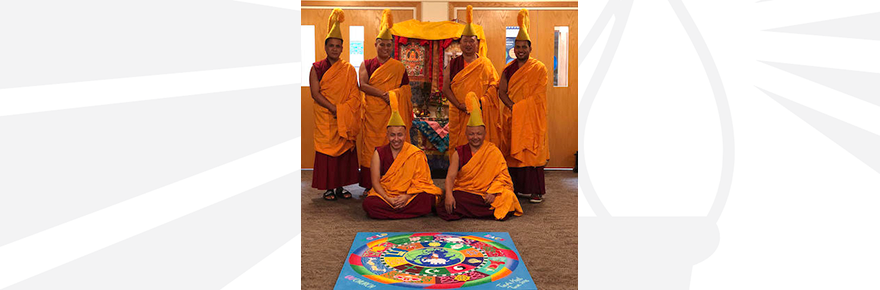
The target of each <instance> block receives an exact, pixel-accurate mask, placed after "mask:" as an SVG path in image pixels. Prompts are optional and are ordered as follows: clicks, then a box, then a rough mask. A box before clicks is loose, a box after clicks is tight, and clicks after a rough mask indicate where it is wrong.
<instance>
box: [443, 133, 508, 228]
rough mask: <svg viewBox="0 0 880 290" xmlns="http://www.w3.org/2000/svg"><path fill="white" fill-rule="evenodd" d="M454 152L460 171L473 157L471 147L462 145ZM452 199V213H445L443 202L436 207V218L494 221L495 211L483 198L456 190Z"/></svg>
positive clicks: (505, 218)
mask: <svg viewBox="0 0 880 290" xmlns="http://www.w3.org/2000/svg"><path fill="white" fill-rule="evenodd" d="M455 151H456V152H458V169H459V170H461V168H462V167H463V166H464V165H465V164H467V163H468V161H470V160H471V157H473V154H472V152H471V146H470V145H469V144H464V145H461V146H458V147H456V148H455ZM452 197H453V198H455V209H454V210H452V213H448V212H446V205H445V204H444V203H443V202H441V203H440V204H438V205H437V209H436V212H437V216H439V217H440V218H441V219H443V220H446V221H454V220H460V219H462V218H483V219H495V210H494V209H492V206H491V205H489V204H486V201H484V200H483V196H481V195H479V194H474V193H469V192H465V191H460V190H456V191H453V192H452ZM513 213H514V212H510V213H508V214H507V216H505V217H504V218H503V219H501V220H507V218H509V217H510V216H512V215H513Z"/></svg>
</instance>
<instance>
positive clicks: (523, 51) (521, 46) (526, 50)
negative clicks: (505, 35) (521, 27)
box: [513, 40, 532, 61]
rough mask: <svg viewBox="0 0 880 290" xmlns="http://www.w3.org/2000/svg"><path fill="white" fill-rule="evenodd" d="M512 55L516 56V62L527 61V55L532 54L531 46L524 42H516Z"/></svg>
mask: <svg viewBox="0 0 880 290" xmlns="http://www.w3.org/2000/svg"><path fill="white" fill-rule="evenodd" d="M513 54H515V55H516V59H517V60H519V61H526V60H528V59H529V55H530V54H532V46H531V45H529V42H528V41H526V40H517V41H516V42H515V43H514V44H513Z"/></svg>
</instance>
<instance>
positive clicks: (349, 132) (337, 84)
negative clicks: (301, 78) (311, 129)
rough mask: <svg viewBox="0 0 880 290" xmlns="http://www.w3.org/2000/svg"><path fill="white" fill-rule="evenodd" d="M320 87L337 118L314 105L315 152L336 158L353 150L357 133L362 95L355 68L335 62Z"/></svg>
mask: <svg viewBox="0 0 880 290" xmlns="http://www.w3.org/2000/svg"><path fill="white" fill-rule="evenodd" d="M320 86H321V89H320V93H321V95H323V96H324V97H325V98H327V100H328V101H330V103H332V104H333V105H335V106H336V117H335V118H334V117H333V114H330V110H328V109H327V108H324V107H323V106H321V105H318V103H317V102H315V104H314V112H315V151H318V152H320V153H323V154H327V155H330V156H333V157H337V156H339V155H342V153H345V152H346V151H348V150H350V149H351V148H352V147H354V145H355V140H357V135H358V133H359V131H360V119H361V114H362V112H361V99H360V97H361V94H360V90H359V89H358V85H357V73H356V72H355V70H354V66H352V65H351V64H349V63H348V62H347V61H345V60H342V59H340V60H338V61H336V63H334V64H333V65H332V66H330V68H329V69H328V70H327V72H325V73H324V77H323V78H322V79H321V83H320Z"/></svg>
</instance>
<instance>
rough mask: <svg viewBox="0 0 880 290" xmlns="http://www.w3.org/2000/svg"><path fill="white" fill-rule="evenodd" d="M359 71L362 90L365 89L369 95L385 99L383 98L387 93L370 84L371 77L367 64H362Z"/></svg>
mask: <svg viewBox="0 0 880 290" xmlns="http://www.w3.org/2000/svg"><path fill="white" fill-rule="evenodd" d="M359 71H360V73H358V79H359V81H360V84H361V91H364V93H365V94H367V96H369V97H377V98H380V99H383V100H384V99H385V98H383V96H384V95H385V92H384V91H382V90H380V89H377V88H376V87H374V86H371V85H370V77H368V76H367V66H366V64H362V65H361V68H360V69H359Z"/></svg>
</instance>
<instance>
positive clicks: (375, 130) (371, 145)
mask: <svg viewBox="0 0 880 290" xmlns="http://www.w3.org/2000/svg"><path fill="white" fill-rule="evenodd" d="M392 25H393V20H392V18H391V10H390V9H385V10H384V11H382V22H381V23H380V24H379V29H380V31H379V35H378V36H376V55H377V56H376V58H373V59H368V60H366V61H364V65H362V66H361V68H360V83H361V90H362V91H364V118H363V122H362V123H361V124H362V127H361V128H362V130H361V132H362V136H361V139H360V143H359V144H358V149H359V153H358V160H359V161H360V165H361V175H360V185H361V187H364V188H366V189H367V191H369V190H370V188H371V187H372V180H371V178H370V166H371V164H370V160H372V158H371V157H372V156H373V152H374V151H375V150H374V149H375V148H376V147H379V146H382V145H387V144H388V138H386V136H385V134H386V132H385V125H386V124H387V123H388V118H390V117H391V106H389V99H388V95H389V94H390V93H392V92H393V93H395V94H397V97H398V100H399V105H400V106H399V107H398V108H395V109H396V110H398V111H400V116H401V118H403V122H404V123H405V124H407V127H409V125H408V124H411V123H412V90H411V89H410V86H409V77H407V75H406V67H405V66H404V65H403V63H402V62H400V61H398V60H396V59H394V58H391V53H392V52H394V43H393V41H392V36H391V26H392ZM403 134H404V140H406V141H409V140H410V139H409V131H404V132H403Z"/></svg>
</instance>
